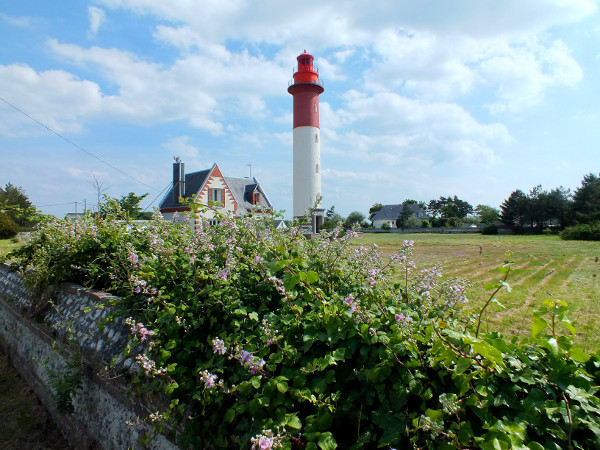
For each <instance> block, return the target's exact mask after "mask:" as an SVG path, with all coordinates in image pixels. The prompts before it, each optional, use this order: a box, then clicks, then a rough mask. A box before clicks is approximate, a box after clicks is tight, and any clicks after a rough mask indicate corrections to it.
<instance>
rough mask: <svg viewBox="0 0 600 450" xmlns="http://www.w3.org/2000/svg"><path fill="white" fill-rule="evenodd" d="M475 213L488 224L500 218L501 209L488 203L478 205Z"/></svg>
mask: <svg viewBox="0 0 600 450" xmlns="http://www.w3.org/2000/svg"><path fill="white" fill-rule="evenodd" d="M475 214H477V217H479V220H480V221H481V223H484V224H486V225H491V224H493V223H494V222H495V221H497V220H498V219H500V211H499V210H498V209H497V208H494V207H492V206H488V205H477V207H476V208H475Z"/></svg>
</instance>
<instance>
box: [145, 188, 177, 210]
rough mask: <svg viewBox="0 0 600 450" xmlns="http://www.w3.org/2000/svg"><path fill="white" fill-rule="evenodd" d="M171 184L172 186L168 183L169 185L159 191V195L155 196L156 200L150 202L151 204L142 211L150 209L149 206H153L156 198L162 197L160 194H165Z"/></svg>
mask: <svg viewBox="0 0 600 450" xmlns="http://www.w3.org/2000/svg"><path fill="white" fill-rule="evenodd" d="M172 184H173V183H169V184H167V185H166V186H165V188H164V189H163V190H162V191H160V193H159V194H158V195H157V196H156V198H155V199H154V200H152V201H151V202H150V203H149V204H148V206H146V207H145V208H144V211H146V210H147V209H148V208H150V207H151V206H152V205H153V204H154V202H155V201H156V200H158V197H160V196H161V195H162V193H163V192H165V191H166V190H167V188H169V187H170V186H172Z"/></svg>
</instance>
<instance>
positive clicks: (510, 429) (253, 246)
mask: <svg viewBox="0 0 600 450" xmlns="http://www.w3.org/2000/svg"><path fill="white" fill-rule="evenodd" d="M352 237H353V233H352V232H350V233H346V234H345V235H344V237H340V233H339V230H338V229H335V230H333V231H332V232H331V233H323V234H322V235H320V236H318V237H317V238H316V239H311V240H307V239H305V238H304V237H303V236H302V235H301V234H300V230H299V228H292V229H291V230H289V231H287V232H282V231H276V230H273V229H272V227H271V225H270V219H269V218H257V217H250V218H246V219H243V220H231V219H228V218H226V217H222V218H221V220H220V223H219V225H217V226H213V227H210V228H207V229H205V230H203V231H193V230H192V229H191V227H189V226H188V225H187V224H185V223H184V224H183V225H177V224H173V223H168V222H165V221H163V220H161V219H160V218H158V217H156V218H155V220H153V221H152V222H151V223H150V224H149V225H147V226H145V227H144V228H136V227H134V226H132V225H119V224H117V223H115V222H114V221H112V220H111V216H110V214H109V215H107V217H106V218H104V219H95V218H92V217H86V218H84V219H83V220H81V221H78V222H76V223H73V224H72V223H68V222H61V221H49V222H46V223H44V224H42V225H40V229H39V232H38V235H37V238H35V239H34V240H33V241H32V242H31V243H30V244H28V245H27V246H25V247H23V248H22V249H20V250H19V251H17V252H16V254H15V255H14V256H13V257H14V258H17V265H18V267H19V268H20V269H21V270H22V272H23V274H24V276H25V277H26V278H27V279H28V280H29V281H30V283H31V284H32V285H33V286H35V287H37V288H38V289H42V288H45V287H47V286H50V285H51V284H53V283H56V282H58V281H62V280H67V279H68V280H70V281H76V282H79V283H82V284H85V285H87V286H93V287H95V288H97V289H107V290H111V291H112V292H114V293H116V294H118V295H119V296H120V299H119V300H118V303H117V304H115V305H114V306H115V307H116V308H118V309H119V310H120V311H121V312H122V314H123V316H125V317H129V319H128V320H127V323H128V324H129V326H130V327H131V332H132V340H133V343H132V346H135V345H136V344H137V343H142V342H143V343H144V344H145V348H146V349H147V350H146V351H145V353H144V354H142V355H138V357H137V362H138V364H139V366H140V371H139V373H138V375H137V377H136V379H135V380H134V382H137V383H140V384H141V385H142V386H147V385H148V384H150V385H151V386H152V387H153V388H154V389H156V390H158V391H161V392H162V393H163V394H164V395H165V396H166V397H167V398H168V399H169V406H168V407H167V408H166V409H165V410H164V411H162V413H161V414H153V415H152V417H151V418H149V420H152V421H153V422H154V423H156V425H157V426H158V427H160V425H161V423H162V424H170V425H173V426H174V427H175V428H174V429H176V430H177V431H178V433H177V439H178V440H179V443H180V444H181V445H182V446H183V447H185V448H188V447H190V446H191V447H194V448H205V447H207V446H214V447H240V448H248V447H251V448H254V449H268V448H307V449H315V448H321V449H333V448H336V447H340V448H360V447H384V448H407V447H411V446H412V447H415V448H423V447H427V448H455V447H469V448H470V447H477V448H511V447H515V448H530V449H541V448H565V447H570V446H573V447H581V448H593V447H598V445H600V414H599V408H598V407H599V400H598V397H597V395H598V384H599V383H598V381H599V378H600V358H599V355H598V354H595V355H588V354H586V353H584V352H583V351H581V350H580V349H577V348H576V347H574V346H573V344H572V342H571V340H570V338H569V337H567V336H562V335H560V333H559V332H560V327H561V326H562V327H564V328H563V329H564V330H567V332H569V333H570V332H572V331H573V328H572V325H571V324H570V323H569V322H568V320H567V318H566V315H565V309H566V305H565V304H564V303H562V302H548V303H547V304H545V305H543V306H542V308H541V309H540V310H539V311H537V313H536V314H537V315H536V316H535V318H534V319H535V320H534V321H533V326H532V331H533V334H532V338H531V339H529V340H527V341H524V342H517V341H515V340H512V341H507V340H506V339H504V338H503V337H502V335H501V334H499V333H487V334H484V335H480V333H479V324H480V320H481V314H479V315H478V314H476V313H473V314H471V313H469V312H468V311H467V309H466V308H467V307H468V300H467V298H466V297H465V290H466V287H467V286H468V283H467V282H466V281H464V280H458V279H445V278H443V277H442V273H441V268H440V267H439V266H435V267H433V268H427V269H421V270H419V268H417V267H416V266H415V264H414V262H413V261H412V245H413V242H412V241H406V242H405V243H404V245H403V247H402V248H401V249H399V252H398V253H397V254H394V255H393V256H392V257H391V258H390V259H389V260H384V258H383V257H382V256H381V254H379V253H378V251H377V248H376V247H373V248H366V247H357V246H352V245H351V243H352ZM509 270H510V264H509V262H508V261H507V262H506V264H505V265H504V266H503V271H504V276H503V278H502V279H501V280H500V281H499V282H498V283H496V284H494V283H491V284H490V285H489V286H486V288H487V289H489V290H491V291H493V293H494V294H495V293H496V292H497V290H498V289H500V288H503V287H506V286H507V284H506V274H507V273H508V271H509ZM494 294H492V297H493V295H494ZM492 297H490V299H492ZM488 303H489V302H488ZM486 305H487V304H486ZM544 317H549V318H550V321H547V320H546V319H544Z"/></svg>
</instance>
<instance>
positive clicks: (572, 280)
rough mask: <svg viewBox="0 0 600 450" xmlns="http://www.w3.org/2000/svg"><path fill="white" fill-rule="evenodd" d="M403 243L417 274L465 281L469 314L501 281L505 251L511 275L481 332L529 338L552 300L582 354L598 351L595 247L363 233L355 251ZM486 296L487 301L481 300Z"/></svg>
mask: <svg viewBox="0 0 600 450" xmlns="http://www.w3.org/2000/svg"><path fill="white" fill-rule="evenodd" d="M405 239H409V240H413V241H414V251H413V254H414V260H415V263H416V264H417V268H418V269H422V268H427V267H430V266H432V265H433V264H434V263H436V262H440V263H441V264H442V267H443V268H444V276H445V277H446V276H447V277H452V276H457V277H462V278H466V279H468V280H470V281H471V282H472V283H473V287H472V288H471V289H470V291H469V303H470V309H473V310H477V311H478V310H479V307H481V306H482V305H483V303H484V301H485V300H484V299H487V297H488V296H489V293H486V292H485V291H484V289H483V286H484V285H485V283H487V282H492V281H496V280H498V279H499V278H500V272H499V271H498V268H499V267H500V266H501V265H502V263H503V261H504V259H505V252H506V251H507V250H510V252H511V254H512V257H511V260H512V261H513V266H512V267H513V271H512V272H511V274H510V275H509V278H508V280H507V282H508V283H509V284H510V285H511V287H512V292H510V293H509V292H507V291H505V290H502V291H501V292H500V293H499V294H498V295H497V299H498V300H499V301H500V302H501V303H502V304H503V305H504V306H505V307H506V309H505V310H502V309H501V308H500V307H499V306H497V305H494V304H491V305H490V306H489V307H488V314H487V320H486V323H485V326H486V328H487V329H489V330H498V331H501V332H503V333H504V334H505V335H507V336H508V335H513V334H515V335H520V336H524V335H528V334H529V332H530V329H531V315H532V308H534V307H535V306H537V305H540V304H541V302H543V301H544V300H545V299H547V298H550V297H554V298H557V299H560V300H564V301H566V302H567V303H568V304H569V305H570V306H571V308H572V311H571V314H570V316H569V317H570V319H571V320H572V321H573V323H574V325H575V328H576V329H577V336H576V338H575V340H576V341H577V342H578V343H579V344H580V345H582V346H583V347H584V348H586V349H587V350H592V351H595V350H597V349H599V348H600V293H599V289H600V280H599V278H600V262H598V257H600V243H599V242H584V241H562V240H561V239H560V238H559V237H558V236H537V235H536V236H518V235H500V236H482V235H479V234H473V235H466V234H456V235H451V234H392V233H389V234H383V233H381V234H373V233H365V234H364V235H363V236H362V237H359V238H357V239H356V240H354V241H353V243H354V244H355V245H370V244H377V246H378V247H379V250H380V251H381V252H382V253H383V254H384V255H391V254H392V253H394V252H395V251H397V250H398V249H399V248H400V247H401V246H402V243H403V241H404V240H405ZM486 294H487V295H486Z"/></svg>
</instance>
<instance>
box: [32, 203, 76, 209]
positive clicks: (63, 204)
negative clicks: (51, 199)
mask: <svg viewBox="0 0 600 450" xmlns="http://www.w3.org/2000/svg"><path fill="white" fill-rule="evenodd" d="M75 203H77V202H69V203H54V204H53V205H39V206H38V205H36V208H45V207H47V206H66V205H74V204H75Z"/></svg>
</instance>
